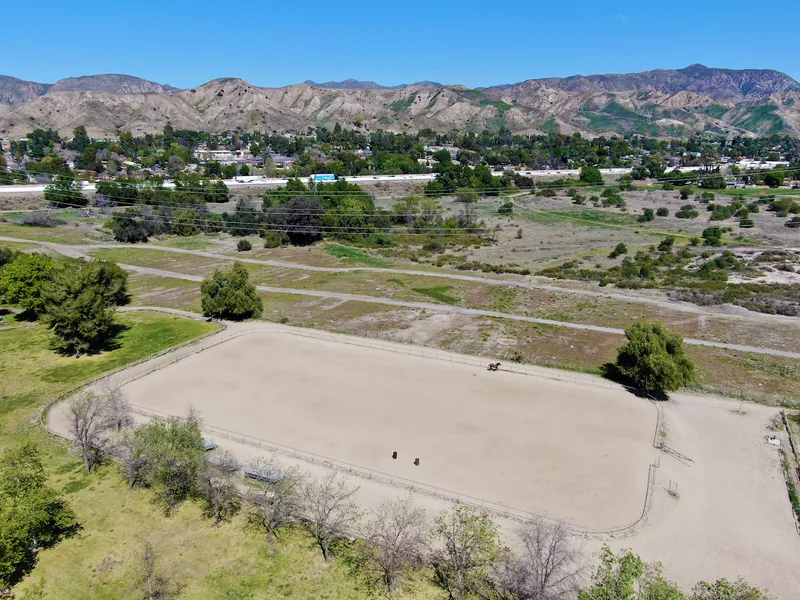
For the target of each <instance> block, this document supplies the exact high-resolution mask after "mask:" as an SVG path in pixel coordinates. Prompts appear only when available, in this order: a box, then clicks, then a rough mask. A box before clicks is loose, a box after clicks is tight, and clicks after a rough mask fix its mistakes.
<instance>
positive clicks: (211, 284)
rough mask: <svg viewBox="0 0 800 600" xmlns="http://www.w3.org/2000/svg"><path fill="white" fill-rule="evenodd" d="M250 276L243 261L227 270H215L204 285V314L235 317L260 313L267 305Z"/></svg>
mask: <svg viewBox="0 0 800 600" xmlns="http://www.w3.org/2000/svg"><path fill="white" fill-rule="evenodd" d="M249 279H250V274H249V273H248V272H247V269H245V268H244V265H242V264H241V263H234V265H233V267H231V268H230V269H228V270H225V271H223V270H215V271H214V274H213V275H212V276H211V277H210V278H208V277H207V278H206V279H204V280H203V283H201V284H200V292H201V294H202V302H201V305H202V308H203V314H204V315H205V316H207V317H217V318H220V319H234V320H241V319H247V318H249V317H257V316H259V315H260V314H261V312H262V311H263V310H264V305H263V303H262V302H261V298H260V297H259V296H258V293H257V292H256V286H254V285H253V284H252V283H250V281H249Z"/></svg>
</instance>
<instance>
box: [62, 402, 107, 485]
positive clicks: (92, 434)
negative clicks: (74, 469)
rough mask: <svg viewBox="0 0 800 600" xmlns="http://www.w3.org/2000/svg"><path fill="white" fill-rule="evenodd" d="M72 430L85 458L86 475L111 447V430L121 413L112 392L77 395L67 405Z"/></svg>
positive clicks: (71, 432)
mask: <svg viewBox="0 0 800 600" xmlns="http://www.w3.org/2000/svg"><path fill="white" fill-rule="evenodd" d="M67 414H68V416H69V430H70V434H71V435H72V438H73V440H74V442H75V444H76V445H77V446H78V448H79V449H80V452H81V457H82V458H83V464H84V467H85V469H86V473H87V475H88V474H89V472H90V471H91V470H92V467H93V466H95V465H96V464H97V463H98V462H100V458H101V456H102V454H103V453H104V452H106V451H108V449H109V447H110V438H109V435H108V434H109V431H111V430H113V429H114V428H115V427H116V423H117V421H118V418H119V416H118V415H117V414H116V412H115V405H114V400H113V398H112V397H111V396H106V395H103V394H99V393H97V392H95V391H92V390H87V391H84V392H82V393H80V394H78V395H77V396H75V397H74V398H73V399H72V400H71V401H70V403H69V405H68V407H67Z"/></svg>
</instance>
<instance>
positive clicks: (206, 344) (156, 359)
mask: <svg viewBox="0 0 800 600" xmlns="http://www.w3.org/2000/svg"><path fill="white" fill-rule="evenodd" d="M220 325H221V326H222V331H214V332H209V333H207V334H205V335H203V336H201V337H200V338H195V339H194V340H190V341H188V342H185V343H183V344H179V345H177V346H174V347H172V348H168V349H166V350H164V351H162V352H158V353H156V354H153V355H151V356H149V357H148V358H144V359H141V360H138V361H136V362H134V363H131V364H128V365H125V366H123V367H121V368H119V369H116V370H114V371H111V372H110V373H105V374H103V375H101V376H99V377H96V378H94V379H92V380H90V381H89V382H86V383H84V384H81V385H79V386H75V387H73V388H70V389H68V390H66V391H64V392H62V393H61V394H59V395H58V396H56V397H55V398H54V399H53V400H52V401H51V402H49V403H48V404H47V405H46V406H45V407H44V409H43V410H42V412H41V414H40V422H41V424H42V426H43V427H44V428H45V429H46V430H47V431H48V433H50V434H51V435H54V436H57V437H64V436H63V435H62V434H60V433H59V432H56V431H54V430H52V429H51V428H50V427H48V426H47V423H46V415H47V413H48V411H49V410H50V409H51V408H52V407H53V406H54V405H55V404H57V403H58V402H61V401H63V400H65V399H66V398H68V397H70V396H72V395H73V394H75V393H76V392H78V391H79V390H80V389H83V388H85V387H88V386H91V385H94V384H95V383H97V382H99V381H101V380H103V379H106V378H108V377H112V376H114V375H117V374H119V373H121V372H123V371H126V370H129V369H131V368H133V367H137V366H139V365H142V364H145V363H148V362H153V363H154V364H153V365H152V366H151V368H148V369H145V370H142V371H140V372H138V373H136V374H135V375H133V376H131V377H128V378H127V379H124V380H123V381H121V382H119V384H118V385H119V386H123V385H126V384H128V383H130V382H132V381H135V380H137V379H141V378H142V377H145V376H147V375H149V374H151V373H154V372H156V371H159V370H161V369H163V368H165V367H168V366H170V365H172V364H175V363H176V362H178V361H181V360H183V359H185V358H188V357H190V356H193V355H195V354H198V353H200V352H203V351H205V350H207V349H209V348H213V347H215V346H218V345H220V344H223V343H225V342H228V341H230V340H233V339H236V338H239V337H242V336H245V335H252V334H255V333H270V331H281V332H285V333H289V334H292V335H297V336H301V337H307V338H311V339H317V340H323V341H330V342H338V343H347V344H352V345H355V346H361V347H364V348H373V349H377V350H384V351H390V352H398V353H400V354H407V355H409V356H418V357H421V358H428V359H435V360H446V361H450V362H453V363H460V364H465V365H471V366H479V367H485V366H486V364H485V363H484V362H483V361H482V360H479V359H478V358H470V357H467V356H463V355H457V354H453V353H450V352H446V351H437V350H433V349H429V348H421V347H418V346H412V345H410V344H406V343H403V342H389V341H381V340H372V339H369V338H367V339H365V338H360V337H355V336H351V335H346V334H341V333H330V332H326V331H320V330H310V329H299V328H295V327H288V326H281V325H277V324H270V325H269V326H266V327H253V328H250V329H242V330H239V331H236V332H231V333H229V334H227V335H224V333H223V332H224V331H225V329H226V325H225V324H224V323H220ZM212 336H218V337H217V338H216V339H213V340H209V338H210V337H212ZM164 357H169V359H168V360H162V359H163V358H164ZM501 370H502V371H506V372H509V373H516V374H520V375H532V376H536V377H544V378H547V379H552V380H556V381H566V382H571V383H579V384H586V385H593V386H597V387H601V388H606V389H617V388H619V387H623V386H619V385H618V384H615V383H611V382H607V381H603V380H599V379H596V378H590V377H581V376H579V375H576V374H570V373H559V372H557V371H551V370H549V369H542V368H537V367H531V366H523V365H519V364H515V363H512V364H510V365H505V366H504V367H503V368H502V369H501ZM633 391H635V392H637V393H639V390H633ZM646 400H647V401H649V402H650V404H652V405H653V406H654V407H655V408H656V411H657V413H658V414H657V422H656V429H655V435H654V442H653V445H654V447H656V448H661V444H662V442H663V412H662V409H661V406H660V405H659V402H658V401H656V400H654V399H652V397H647V398H646ZM132 408H133V410H134V411H136V412H138V413H140V414H142V415H144V416H150V417H159V418H167V417H174V416H176V415H169V414H167V413H162V412H160V411H156V410H153V409H149V408H144V407H141V406H133V407H132ZM203 429H204V430H205V431H207V432H209V433H211V434H214V435H217V436H220V437H223V438H226V439H229V440H232V441H236V442H240V443H243V444H247V445H250V446H254V447H257V448H260V449H266V450H269V451H272V452H275V453H279V454H282V455H285V456H288V457H291V458H294V459H299V460H303V461H304V462H307V463H310V464H315V465H321V466H323V467H326V468H329V469H333V470H336V471H340V472H343V473H346V474H349V475H353V476H357V477H360V478H363V479H367V480H370V481H376V482H379V483H382V484H387V485H391V486H394V487H399V488H402V489H406V490H409V491H412V492H415V493H421V494H425V495H428V496H432V497H435V498H439V499H443V500H447V501H450V502H455V503H460V504H465V505H469V506H474V507H478V508H482V509H484V510H486V511H488V512H490V513H492V514H494V515H496V516H499V517H503V518H506V519H511V520H515V521H520V522H524V521H529V520H531V519H542V520H545V521H547V522H550V523H553V524H561V525H563V526H565V527H566V528H567V529H568V530H569V531H571V532H573V533H576V534H580V535H584V536H625V535H628V534H633V533H635V532H636V527H637V526H641V525H642V524H644V523H646V522H647V519H648V514H649V512H650V509H651V508H652V503H653V495H654V492H655V484H656V476H657V473H658V468H659V466H660V458H659V459H657V460H656V461H655V462H653V463H652V464H651V465H650V466H649V468H648V477H647V489H646V493H645V498H644V503H643V507H642V512H641V513H640V515H639V517H638V518H637V519H636V520H635V521H633V522H632V523H629V524H627V525H623V526H620V527H614V528H609V529H598V528H593V527H586V526H582V525H577V524H574V523H571V522H569V521H561V520H558V519H555V518H553V517H549V516H547V515H544V514H540V513H535V512H531V511H526V510H522V509H518V508H513V507H510V506H506V505H504V504H501V503H498V502H491V501H488V500H483V499H480V498H475V497H473V496H469V495H466V494H461V493H458V492H455V491H452V490H447V489H444V488H439V487H436V486H432V485H429V484H425V483H421V482H418V481H414V480H411V479H406V478H403V477H397V476H395V475H390V474H388V473H383V472H380V471H375V470H373V469H368V468H366V467H361V466H359V465H354V464H351V463H348V462H345V461H340V460H337V459H334V458H330V457H327V456H322V455H319V454H315V453H312V452H307V451H304V450H300V449H297V448H292V447H290V446H284V445H282V444H278V443H275V442H270V441H268V440H262V439H259V438H256V437H253V436H250V435H246V434H242V433H238V432H235V431H230V430H228V429H225V428H222V427H217V426H214V425H206V424H204V425H203Z"/></svg>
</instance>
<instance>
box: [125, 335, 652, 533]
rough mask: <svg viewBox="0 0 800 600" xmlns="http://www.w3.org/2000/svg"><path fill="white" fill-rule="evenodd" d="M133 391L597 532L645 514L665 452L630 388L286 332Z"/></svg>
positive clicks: (174, 410)
mask: <svg viewBox="0 0 800 600" xmlns="http://www.w3.org/2000/svg"><path fill="white" fill-rule="evenodd" d="M124 391H125V393H126V394H127V396H128V398H129V400H130V402H131V403H132V404H133V405H134V406H138V407H143V408H145V409H152V410H157V411H161V412H163V413H167V414H174V415H180V414H184V413H185V412H186V410H187V409H188V408H189V406H193V407H194V408H196V409H198V410H199V411H200V413H201V415H202V418H203V420H204V422H205V423H206V424H208V425H213V426H217V427H222V428H225V429H227V430H230V431H233V432H237V433H243V434H247V435H250V436H254V437H257V438H260V439H263V440H268V441H270V442H275V443H279V444H282V445H285V446H289V447H292V448H297V449H300V450H303V451H306V452H312V453H315V454H318V455H322V456H325V457H330V458H333V459H336V460H339V461H346V462H348V463H351V464H353V465H357V466H359V467H361V468H364V469H371V470H374V471H378V472H381V473H384V474H388V475H390V476H395V477H404V478H407V479H411V480H414V481H417V482H421V483H423V484H427V485H428V486H434V487H436V488H441V489H443V490H447V491H451V492H455V493H457V494H466V495H469V496H472V497H474V498H477V499H481V500H485V501H490V502H494V503H498V504H502V505H504V506H507V507H511V508H513V509H517V510H520V511H529V512H534V513H540V514H546V515H548V516H551V517H555V518H558V519H563V520H567V521H569V522H571V523H573V524H575V525H578V526H582V527H587V528H590V529H596V530H603V529H611V528H615V527H621V526H625V525H628V524H630V523H633V522H635V521H636V520H637V518H638V517H639V516H640V514H641V512H642V508H643V505H644V501H645V495H646V491H647V483H648V467H649V465H650V463H652V462H653V460H654V457H655V455H656V450H654V449H653V447H652V444H653V435H654V431H655V427H656V420H657V410H656V408H655V407H654V406H653V405H652V404H651V403H649V402H646V401H644V400H641V399H639V398H636V397H634V396H633V395H631V394H628V393H627V392H624V391H622V390H620V389H617V388H611V387H601V386H593V385H588V384H582V383H565V382H559V381H553V380H548V379H545V378H539V377H533V376H527V375H520V374H513V373H508V372H503V371H500V372H490V371H488V370H487V369H486V367H479V366H470V365H465V364H456V363H452V362H447V361H444V360H435V359H426V358H422V357H419V356H410V355H404V354H401V353H398V352H391V351H386V350H378V349H372V348H364V347H359V346H356V345H351V344H346V343H341V342H338V341H334V340H323V339H312V338H308V337H302V336H299V335H294V334H292V333H289V332H285V331H281V330H274V331H259V332H256V333H252V334H249V335H245V336H242V337H239V338H235V339H232V340H229V341H226V342H224V343H222V344H219V345H217V346H214V347H211V348H209V349H207V350H205V351H203V352H201V353H198V354H194V355H192V356H190V357H188V358H186V359H184V360H181V361H179V362H177V363H175V364H173V365H170V366H168V367H167V368H164V369H162V370H159V371H156V372H154V373H151V374H149V375H146V376H145V377H143V378H141V379H138V380H136V381H133V382H131V383H129V384H127V385H126V386H125V388H124ZM220 443H223V444H224V441H223V440H220ZM395 451H396V452H397V453H398V457H397V459H393V458H392V453H393V452H395ZM415 458H419V459H420V464H419V466H416V465H415V464H414V459H415Z"/></svg>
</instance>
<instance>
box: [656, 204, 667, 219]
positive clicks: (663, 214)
mask: <svg viewBox="0 0 800 600" xmlns="http://www.w3.org/2000/svg"><path fill="white" fill-rule="evenodd" d="M656 216H657V217H668V216H669V209H668V208H667V207H666V206H662V207H661V208H659V209H658V210H657V211H656Z"/></svg>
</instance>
